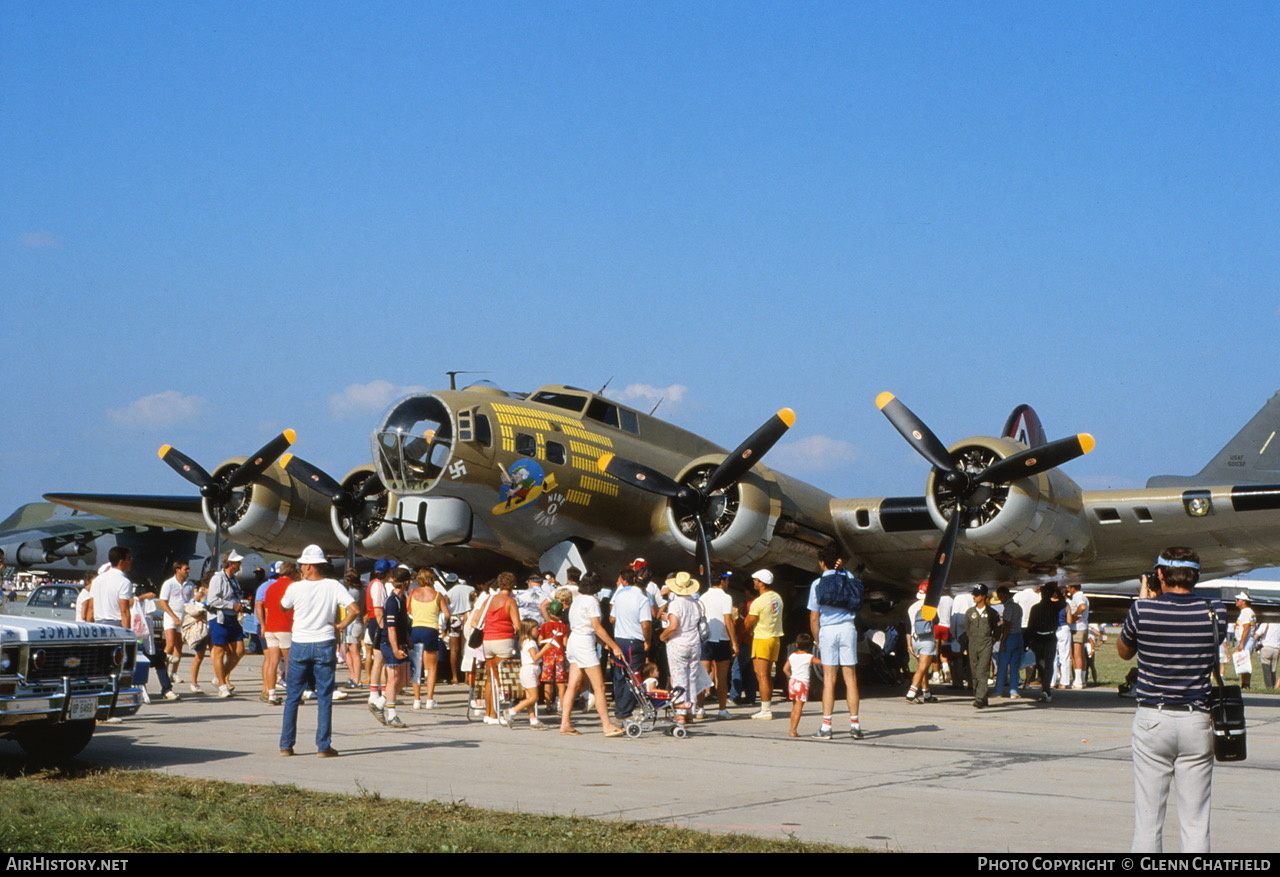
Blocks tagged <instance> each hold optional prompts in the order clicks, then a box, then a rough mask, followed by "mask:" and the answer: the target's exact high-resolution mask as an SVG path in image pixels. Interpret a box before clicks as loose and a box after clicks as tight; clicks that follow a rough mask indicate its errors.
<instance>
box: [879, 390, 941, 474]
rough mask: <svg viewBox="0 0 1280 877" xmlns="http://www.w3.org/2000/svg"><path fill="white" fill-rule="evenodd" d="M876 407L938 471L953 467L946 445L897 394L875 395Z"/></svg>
mask: <svg viewBox="0 0 1280 877" xmlns="http://www.w3.org/2000/svg"><path fill="white" fill-rule="evenodd" d="M876 407H877V408H879V409H880V411H881V413H882V414H884V416H885V417H887V418H889V422H890V423H892V424H893V428H894V429H896V430H897V431H898V432H900V433H902V437H903V438H905V439H906V440H907V442H908V443H909V444H910V445H911V447H913V448H915V449H916V452H917V453H918V454H919V455H920V456H922V457H924V458H925V459H926V460H928V461H929V463H930V465H932V466H933V468H935V469H937V470H938V471H940V472H951V471H952V470H954V469H955V463H954V462H953V461H952V460H951V454H949V453H948V452H947V446H946V445H944V444H943V443H942V442H941V441H939V440H938V437H937V436H936V435H934V434H933V431H932V430H931V429H929V427H927V426H925V425H924V421H923V420H921V419H920V418H919V417H916V416H915V414H914V413H913V412H912V411H911V409H910V408H908V407H907V406H906V405H903V404H902V402H900V401H899V400H898V397H897V396H895V395H893V394H892V393H881V394H880V395H879V396H876Z"/></svg>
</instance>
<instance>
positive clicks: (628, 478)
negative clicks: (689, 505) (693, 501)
mask: <svg viewBox="0 0 1280 877" xmlns="http://www.w3.org/2000/svg"><path fill="white" fill-rule="evenodd" d="M596 466H597V467H598V468H599V469H600V471H601V472H604V473H605V474H607V475H612V476H613V477H614V478H617V479H618V480H619V481H625V482H626V483H627V484H630V485H631V486H633V487H638V488H640V489H641V490H647V491H649V493H656V494H658V495H659V496H665V497H669V498H671V499H686V498H687V488H685V487H683V486H681V485H680V484H679V483H678V482H676V481H674V480H672V479H671V478H668V477H667V476H666V475H663V474H662V473H661V472H659V471H657V470H656V469H650V468H649V467H648V466H642V465H640V464H639V463H633V462H631V461H630V460H624V459H623V458H622V457H619V456H618V455H617V454H604V455H603V456H601V457H600V458H599V459H598V460H596Z"/></svg>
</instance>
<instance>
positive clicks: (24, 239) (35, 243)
mask: <svg viewBox="0 0 1280 877" xmlns="http://www.w3.org/2000/svg"><path fill="white" fill-rule="evenodd" d="M18 243H19V244H21V245H22V247H23V248H24V249H27V250H48V249H52V248H53V247H58V246H61V245H62V241H60V240H58V239H57V238H55V237H54V236H53V235H51V234H49V233H48V232H43V231H28V232H24V233H23V234H21V235H19V236H18Z"/></svg>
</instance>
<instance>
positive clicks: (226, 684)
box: [205, 548, 244, 697]
mask: <svg viewBox="0 0 1280 877" xmlns="http://www.w3.org/2000/svg"><path fill="white" fill-rule="evenodd" d="M243 561H244V557H243V556H242V555H241V554H240V553H239V552H238V551H236V550H235V549H234V548H233V549H232V550H230V551H228V552H227V556H226V559H225V560H224V561H223V562H222V569H220V570H218V571H217V572H216V573H214V574H213V578H212V579H210V580H209V595H208V597H206V598H205V605H206V606H208V607H209V642H210V644H211V645H212V646H213V678H214V680H215V681H216V682H217V683H218V697H230V696H231V692H232V691H233V690H234V689H233V688H232V686H231V671H232V670H234V669H235V668H236V665H237V664H239V663H240V659H241V658H243V657H244V628H242V627H241V626H240V617H239V613H240V612H242V611H243V610H244V604H243V603H242V602H241V600H242V599H243V595H242V594H241V591H240V583H239V582H238V581H237V580H236V575H237V574H238V573H239V572H240V564H241V563H242V562H243Z"/></svg>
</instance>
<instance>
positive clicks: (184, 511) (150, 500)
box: [44, 493, 209, 532]
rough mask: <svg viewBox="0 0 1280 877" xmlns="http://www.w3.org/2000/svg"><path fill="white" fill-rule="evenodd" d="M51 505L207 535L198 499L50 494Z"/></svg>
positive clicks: (206, 527)
mask: <svg viewBox="0 0 1280 877" xmlns="http://www.w3.org/2000/svg"><path fill="white" fill-rule="evenodd" d="M44 498H45V499H47V500H49V501H50V502H56V503H58V504H60V505H65V506H70V507H71V508H73V509H80V510H81V511H85V512H89V513H90V514H94V515H103V516H105V517H108V518H117V519H119V520H121V521H132V522H133V523H136V524H146V525H147V526H148V527H176V528H177V529H180V530H195V531H199V532H206V531H208V530H209V525H208V524H207V523H206V522H205V519H204V512H203V511H202V510H201V505H200V503H201V500H200V497H198V496H145V495H138V494H123V493H46V494H45V495H44Z"/></svg>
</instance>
